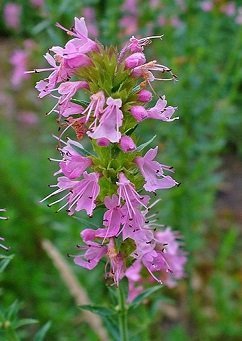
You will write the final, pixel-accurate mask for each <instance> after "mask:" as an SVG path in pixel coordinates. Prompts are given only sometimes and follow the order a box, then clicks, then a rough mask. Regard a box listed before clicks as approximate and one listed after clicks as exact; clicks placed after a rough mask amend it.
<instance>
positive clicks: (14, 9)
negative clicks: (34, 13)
mask: <svg viewBox="0 0 242 341" xmlns="http://www.w3.org/2000/svg"><path fill="white" fill-rule="evenodd" d="M21 12H22V8H21V6H20V5H17V4H15V3H13V2H9V3H7V4H6V5H5V7H4V20H5V24H6V26H7V27H9V28H12V29H14V30H17V29H19V27H20V16H21Z"/></svg>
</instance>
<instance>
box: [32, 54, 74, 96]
mask: <svg viewBox="0 0 242 341" xmlns="http://www.w3.org/2000/svg"><path fill="white" fill-rule="evenodd" d="M44 57H45V59H46V60H47V62H48V63H49V64H50V66H51V67H50V68H46V69H36V70H35V71H33V72H37V73H39V72H45V71H52V73H51V74H50V75H49V77H47V78H45V79H44V80H41V81H39V82H37V83H36V86H35V88H36V89H37V90H38V91H39V92H40V94H39V97H40V98H43V97H44V96H46V95H49V94H50V93H51V91H52V90H53V89H54V88H55V87H56V84H58V83H60V82H63V81H67V80H68V79H69V78H70V76H71V75H72V74H73V70H72V69H71V68H68V67H66V66H65V65H64V60H63V58H61V57H60V56H59V57H56V58H53V57H52V56H51V55H50V54H49V53H46V54H45V55H44ZM56 59H57V60H58V64H57V61H56ZM30 72H32V71H30Z"/></svg>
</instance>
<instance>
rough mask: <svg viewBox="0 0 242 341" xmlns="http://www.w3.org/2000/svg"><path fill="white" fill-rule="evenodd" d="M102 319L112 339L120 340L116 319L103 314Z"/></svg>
mask: <svg viewBox="0 0 242 341" xmlns="http://www.w3.org/2000/svg"><path fill="white" fill-rule="evenodd" d="M103 320H104V324H105V327H106V328H107V331H108V332H109V334H110V335H111V336H112V340H114V341H120V334H119V329H118V321H115V319H114V318H113V317H109V316H104V318H103ZM115 322H116V323H115Z"/></svg>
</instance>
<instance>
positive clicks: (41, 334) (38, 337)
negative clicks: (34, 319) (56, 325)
mask: <svg viewBox="0 0 242 341" xmlns="http://www.w3.org/2000/svg"><path fill="white" fill-rule="evenodd" d="M50 326H51V322H50V321H49V322H47V323H46V324H44V325H43V327H42V328H40V330H38V332H37V333H36V334H35V336H34V339H33V341H43V340H44V339H45V336H46V334H47V332H48V330H49V329H50Z"/></svg>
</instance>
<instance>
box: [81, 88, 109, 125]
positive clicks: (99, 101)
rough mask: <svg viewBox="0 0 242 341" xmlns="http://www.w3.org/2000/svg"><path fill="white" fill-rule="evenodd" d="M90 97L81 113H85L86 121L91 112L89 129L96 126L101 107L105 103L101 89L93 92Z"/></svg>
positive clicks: (101, 111) (101, 110)
mask: <svg viewBox="0 0 242 341" xmlns="http://www.w3.org/2000/svg"><path fill="white" fill-rule="evenodd" d="M90 99H91V101H90V103H89V105H88V106H87V107H86V109H85V110H84V111H83V113H82V115H84V114H86V120H85V121H86V122H88V121H89V119H90V117H91V114H92V112H93V117H94V122H93V123H92V124H91V125H90V127H89V129H90V128H91V127H94V128H96V126H97V122H98V120H99V119H100V117H101V115H102V113H103V107H104V104H105V96H104V93H103V91H99V92H97V93H96V94H93V95H92V96H91V97H90Z"/></svg>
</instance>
